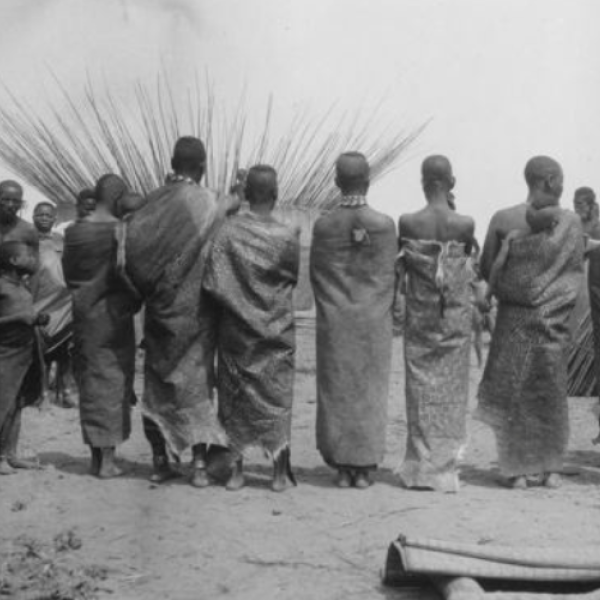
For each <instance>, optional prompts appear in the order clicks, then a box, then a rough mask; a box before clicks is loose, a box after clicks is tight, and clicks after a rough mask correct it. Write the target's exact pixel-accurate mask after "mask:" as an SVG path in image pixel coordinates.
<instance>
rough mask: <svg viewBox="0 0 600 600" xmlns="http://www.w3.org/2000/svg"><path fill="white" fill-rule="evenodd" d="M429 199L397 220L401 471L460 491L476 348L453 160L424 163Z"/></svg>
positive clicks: (416, 484) (410, 482)
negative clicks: (403, 434)
mask: <svg viewBox="0 0 600 600" xmlns="http://www.w3.org/2000/svg"><path fill="white" fill-rule="evenodd" d="M421 173H422V184H423V190H424V192H425V197H426V199H427V206H426V207H425V208H424V209H422V210H420V211H419V212H416V213H413V214H409V215H403V216H402V217H401V218H400V222H399V237H400V248H401V252H400V257H399V260H398V275H399V278H398V279H399V284H400V285H401V286H406V326H405V334H404V360H405V365H406V411H407V420H408V438H407V442H406V454H405V457H404V462H403V464H402V465H401V466H400V469H399V475H400V479H401V481H402V483H403V484H404V485H405V486H406V487H408V488H415V489H433V490H438V491H444V492H457V491H458V487H459V484H458V475H457V472H456V467H457V464H458V460H459V457H460V454H461V451H462V449H463V448H464V445H465V443H466V417H467V401H468V392H469V363H470V349H471V326H472V308H471V287H470V283H471V279H472V269H471V268H470V267H469V264H468V259H469V255H470V253H471V249H472V247H473V244H474V232H475V224H474V222H473V219H471V218H470V217H465V216H462V215H459V214H457V213H456V212H455V211H453V210H452V207H451V206H450V205H449V196H450V194H451V190H452V188H453V187H454V183H455V179H454V176H453V174H452V167H451V165H450V161H449V160H448V159H447V158H446V157H445V156H430V157H428V158H426V159H425V161H424V162H423V164H422V167H421Z"/></svg>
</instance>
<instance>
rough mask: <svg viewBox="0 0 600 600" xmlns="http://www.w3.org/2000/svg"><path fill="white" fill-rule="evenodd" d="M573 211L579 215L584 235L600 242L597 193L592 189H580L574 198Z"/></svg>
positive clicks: (585, 187) (576, 191)
mask: <svg viewBox="0 0 600 600" xmlns="http://www.w3.org/2000/svg"><path fill="white" fill-rule="evenodd" d="M573 210H574V211H575V212H576V213H577V214H578V215H579V218H580V219H581V224H582V227H583V233H584V234H585V235H587V236H588V237H590V238H591V239H593V240H600V219H598V203H597V202H596V193H595V192H594V190H593V189H592V188H590V187H587V186H584V187H579V188H577V189H576V190H575V195H574V197H573Z"/></svg>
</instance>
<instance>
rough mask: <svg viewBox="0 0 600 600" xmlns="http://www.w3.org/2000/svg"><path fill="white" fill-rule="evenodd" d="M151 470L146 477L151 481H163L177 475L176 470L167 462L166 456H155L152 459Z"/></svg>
mask: <svg viewBox="0 0 600 600" xmlns="http://www.w3.org/2000/svg"><path fill="white" fill-rule="evenodd" d="M152 464H153V470H152V474H151V475H150V477H149V478H148V479H149V480H150V482H151V483H164V482H165V481H168V480H169V479H174V478H175V477H177V475H178V473H177V471H174V470H173V469H172V468H171V465H170V464H169V458H168V457H167V456H155V457H154V458H153V459H152Z"/></svg>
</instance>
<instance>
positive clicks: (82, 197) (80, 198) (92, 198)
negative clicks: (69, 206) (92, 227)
mask: <svg viewBox="0 0 600 600" xmlns="http://www.w3.org/2000/svg"><path fill="white" fill-rule="evenodd" d="M76 209H77V218H78V219H83V218H85V217H87V216H88V215H91V214H92V213H93V212H94V211H95V210H96V192H95V190H94V189H92V188H84V189H83V190H81V191H80V192H79V194H77V205H76Z"/></svg>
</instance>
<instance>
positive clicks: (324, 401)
mask: <svg viewBox="0 0 600 600" xmlns="http://www.w3.org/2000/svg"><path fill="white" fill-rule="evenodd" d="M335 169H336V180H335V181H336V185H337V186H338V188H339V190H340V193H341V197H340V199H339V204H338V206H337V207H336V208H335V209H334V210H333V211H331V212H330V213H328V214H326V215H323V216H321V217H319V219H317V221H316V223H315V225H314V229H313V239H312V245H311V249H310V278H311V283H312V287H313V291H314V294H315V303H316V308H317V322H316V325H317V356H316V358H317V422H316V430H317V448H318V450H319V452H320V453H321V456H322V457H323V460H324V461H325V462H326V463H327V464H328V465H330V466H331V467H333V468H334V469H335V470H336V471H337V485H338V486H339V487H341V488H348V487H351V486H354V487H356V488H359V489H365V488H367V487H369V485H370V484H371V473H372V472H373V471H374V470H375V469H376V468H377V466H378V465H379V464H380V463H381V462H382V461H383V458H384V454H385V433H386V426H387V402H388V386H389V375H390V366H391V365H390V363H391V354H392V305H393V304H394V283H395V271H394V261H395V258H396V254H397V251H398V245H397V240H396V230H395V227H394V222H393V221H392V219H390V217H388V216H386V215H383V214H381V213H379V212H377V211H376V210H373V209H372V208H370V207H369V205H368V204H367V192H368V190H369V183H370V169H369V163H368V162H367V160H366V158H365V156H364V155H363V154H360V153H358V152H347V153H345V154H342V155H340V157H339V158H338V159H337V162H336V167H335Z"/></svg>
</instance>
